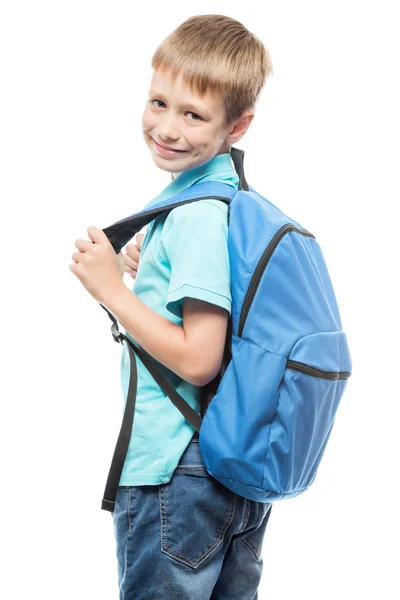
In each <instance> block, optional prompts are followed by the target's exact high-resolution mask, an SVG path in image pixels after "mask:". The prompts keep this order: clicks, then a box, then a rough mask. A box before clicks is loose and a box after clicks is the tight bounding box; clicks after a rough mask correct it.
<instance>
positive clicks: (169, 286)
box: [71, 15, 272, 600]
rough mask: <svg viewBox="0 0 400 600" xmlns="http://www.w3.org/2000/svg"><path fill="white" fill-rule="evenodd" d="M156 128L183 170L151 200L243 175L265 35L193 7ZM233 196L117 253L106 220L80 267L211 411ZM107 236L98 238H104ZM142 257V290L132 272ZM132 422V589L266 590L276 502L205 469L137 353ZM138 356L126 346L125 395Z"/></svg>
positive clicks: (167, 592)
mask: <svg viewBox="0 0 400 600" xmlns="http://www.w3.org/2000/svg"><path fill="white" fill-rule="evenodd" d="M152 68H153V69H154V73H153V77H152V80H151V85H150V90H149V98H148V101H147V102H146V107H145V110H144V113H143V116H142V129H143V137H144V140H145V142H146V144H147V146H148V147H149V149H150V152H151V154H152V158H153V160H154V162H155V164H156V166H158V167H159V168H160V169H162V170H164V171H167V172H169V173H171V182H170V184H169V185H168V186H167V187H166V188H165V189H164V190H163V192H162V193H161V194H160V195H159V196H157V197H156V198H154V199H153V200H152V201H151V202H149V203H148V205H147V206H150V205H152V204H155V203H156V202H159V201H161V200H163V199H165V198H168V197H171V196H172V195H175V194H176V193H178V192H180V191H182V190H184V189H186V188H187V187H189V186H191V185H194V184H196V183H198V182H199V181H202V182H203V181H209V180H217V181H223V182H224V183H227V184H229V185H232V186H234V187H237V185H238V181H239V178H238V175H237V173H236V171H235V168H234V165H233V162H232V160H231V156H230V149H231V147H232V145H234V144H236V143H237V142H238V141H239V140H240V139H241V138H242V137H243V135H244V134H245V132H246V131H247V129H248V127H249V125H250V123H251V121H252V119H253V118H254V109H255V105H256V102H257V100H258V97H259V94H260V92H261V89H262V88H263V86H264V84H265V80H266V77H267V76H268V75H269V74H271V73H272V65H271V61H270V57H269V54H268V52H267V50H266V48H265V47H264V46H263V44H262V43H261V42H260V41H259V40H258V39H257V38H256V37H255V36H254V35H253V34H251V33H250V32H249V31H248V30H247V29H246V28H245V27H244V26H243V25H242V24H241V23H239V22H238V21H236V20H234V19H231V18H229V17H226V16H223V15H201V16H195V17H191V18H189V19H187V20H186V21H185V22H184V23H183V24H182V25H180V26H179V27H178V28H177V29H176V30H175V31H174V32H173V33H172V34H171V35H169V36H168V37H167V38H166V39H165V40H164V41H163V42H162V44H161V45H160V46H159V48H158V49H157V50H156V52H155V54H154V56H153V59H152ZM227 209H228V207H227V205H226V204H225V203H223V202H220V201H218V200H214V199H212V198H210V199H204V200H201V201H198V202H193V203H189V204H186V205H183V206H180V207H177V208H176V209H173V210H172V211H170V212H169V213H168V215H161V216H159V217H157V218H156V219H154V220H153V221H152V222H151V223H150V224H149V227H148V229H147V231H146V235H145V236H144V239H143V240H141V234H138V241H139V243H140V242H141V247H140V256H141V258H140V265H139V250H138V249H137V250H135V251H134V250H133V246H132V244H131V245H129V246H128V247H127V250H128V253H127V254H126V255H122V253H119V254H118V255H115V252H114V251H113V249H112V246H111V244H110V243H109V241H108V239H107V237H106V236H105V234H104V232H103V231H102V230H100V229H98V228H96V227H94V226H91V227H90V228H89V229H88V232H89V236H90V238H91V241H90V242H89V241H84V240H77V242H76V246H77V248H78V250H80V251H81V252H79V253H75V254H73V255H72V257H73V259H74V261H75V262H76V263H77V264H76V265H72V266H71V267H72V268H73V269H74V271H73V272H74V273H75V274H76V275H77V276H78V277H79V279H80V280H81V282H82V283H83V284H84V285H85V287H86V288H87V289H88V291H89V292H90V293H91V294H92V295H93V297H94V298H95V299H96V300H97V301H98V302H100V303H102V304H103V305H104V306H106V307H107V308H108V309H109V310H110V312H112V313H113V314H114V315H115V317H116V318H117V320H118V321H119V323H121V325H122V326H123V327H124V329H125V334H126V335H127V336H128V337H129V338H130V339H131V341H132V343H134V344H139V345H140V346H141V347H142V348H143V349H144V350H145V351H147V352H148V353H149V354H150V355H151V356H152V357H153V358H154V359H155V360H156V361H158V362H157V367H158V368H159V369H160V371H161V372H164V373H168V379H169V380H170V381H171V383H172V384H173V385H174V387H175V388H176V389H177V390H178V392H179V393H180V394H181V395H182V396H183V397H184V398H185V399H186V400H187V402H188V403H189V404H190V405H191V406H192V407H193V408H194V409H195V410H196V411H197V412H198V413H199V414H200V411H201V398H202V395H201V393H202V387H203V386H205V385H206V384H208V383H209V382H211V381H212V380H214V378H215V377H216V376H217V375H218V373H219V371H220V368H221V362H222V358H223V352H224V346H225V340H226V335H227V323H228V318H229V316H230V314H231V295H230V273H229V255H228V246H227V234H228V222H227ZM92 242H94V243H92ZM135 270H137V279H136V281H135V286H134V291H133V290H130V289H128V288H127V287H126V286H125V285H124V283H123V281H122V277H123V274H124V272H128V273H130V274H133V273H134V272H135ZM136 362H137V369H138V381H137V398H136V408H135V417H134V424H133V428H132V436H131V440H130V445H129V450H128V453H127V456H126V460H125V464H124V469H123V471H122V475H121V479H120V485H119V488H118V493H117V497H116V503H115V509H114V512H113V513H112V515H113V521H114V531H115V538H116V554H117V559H118V579H119V590H120V600H122V599H123V600H133V599H135V600H156V599H158V598H161V597H164V598H165V599H166V600H167V599H168V600H178V599H179V600H183V599H191V600H209V599H212V600H228V599H235V600H250V599H251V600H253V599H254V598H257V597H258V595H257V588H258V585H259V581H260V578H261V573H262V564H263V562H262V558H261V546H262V541H263V537H264V533H265V528H266V525H267V522H268V519H269V516H270V512H271V504H265V503H261V502H254V501H252V500H249V499H246V498H244V497H242V496H239V495H237V494H235V493H233V492H232V491H230V490H229V489H228V488H226V487H225V486H223V485H222V484H221V483H219V482H218V481H217V480H215V479H214V478H212V477H211V476H210V475H209V474H208V472H207V470H206V469H205V467H204V465H203V463H202V459H201V454H200V451H199V444H198V433H197V432H195V434H194V435H193V428H192V427H191V425H190V424H189V423H188V422H187V421H186V420H185V419H184V417H183V415H182V414H181V413H180V412H179V411H178V410H177V408H176V407H175V406H174V405H173V403H172V402H171V401H170V400H169V398H168V397H166V395H165V394H164V392H163V390H162V389H161V388H160V387H159V386H158V384H157V383H156V382H155V380H154V379H153V377H152V376H151V374H150V373H149V372H148V371H147V369H146V368H145V367H144V365H143V363H142V362H141V361H140V359H139V358H138V357H137V360H136ZM129 373H130V361H129V353H128V350H127V348H126V344H123V355H122V360H121V384H122V388H123V392H124V397H125V402H126V397H127V392H128V385H129Z"/></svg>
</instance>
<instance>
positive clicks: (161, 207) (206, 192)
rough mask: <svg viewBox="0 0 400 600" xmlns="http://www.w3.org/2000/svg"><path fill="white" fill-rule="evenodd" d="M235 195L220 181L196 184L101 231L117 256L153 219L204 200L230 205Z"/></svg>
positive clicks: (227, 185)
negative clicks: (179, 207)
mask: <svg viewBox="0 0 400 600" xmlns="http://www.w3.org/2000/svg"><path fill="white" fill-rule="evenodd" d="M236 193H237V190H236V189H235V188H234V187H232V186H231V185H229V184H227V183H222V182H220V181H206V182H204V183H196V184H195V185H192V186H190V187H188V188H187V189H186V190H183V191H182V192H179V194H176V195H175V196H171V197H170V198H167V199H166V200H163V201H162V202H157V204H153V205H152V206H151V208H147V209H142V210H140V211H138V212H136V213H133V214H132V215H130V216H129V217H126V218H124V219H121V220H120V221H117V222H116V223H113V224H112V225H109V226H108V227H105V228H103V231H104V233H105V234H106V236H107V237H108V239H109V240H110V242H111V245H112V246H113V248H114V250H115V252H116V253H117V254H118V252H120V250H121V248H122V247H123V246H125V244H126V243H127V242H129V240H130V239H132V238H133V236H134V235H135V234H136V233H137V232H138V231H140V230H141V229H142V227H144V226H145V225H147V223H149V222H150V221H152V220H153V219H155V218H156V217H157V216H158V215H160V214H162V213H164V212H169V211H171V210H172V209H173V208H176V207H177V206H180V205H181V204H188V203H190V202H197V201H198V200H203V199H204V198H211V199H213V200H221V202H225V203H227V204H230V202H231V201H232V200H233V198H234V196H235V194H236Z"/></svg>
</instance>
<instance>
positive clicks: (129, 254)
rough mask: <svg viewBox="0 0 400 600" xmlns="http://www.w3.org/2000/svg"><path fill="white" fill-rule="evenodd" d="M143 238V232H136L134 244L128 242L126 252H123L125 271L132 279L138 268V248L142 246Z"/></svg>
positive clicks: (134, 277)
mask: <svg viewBox="0 0 400 600" xmlns="http://www.w3.org/2000/svg"><path fill="white" fill-rule="evenodd" d="M143 238H144V233H137V234H136V244H128V245H127V246H126V254H124V258H125V273H129V275H130V276H131V277H132V279H136V275H137V271H138V268H139V260H140V248H141V247H142V242H143Z"/></svg>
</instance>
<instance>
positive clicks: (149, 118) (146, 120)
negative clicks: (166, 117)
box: [142, 110, 156, 130]
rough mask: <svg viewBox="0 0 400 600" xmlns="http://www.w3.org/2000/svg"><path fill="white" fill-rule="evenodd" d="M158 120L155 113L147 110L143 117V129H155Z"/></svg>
mask: <svg viewBox="0 0 400 600" xmlns="http://www.w3.org/2000/svg"><path fill="white" fill-rule="evenodd" d="M155 122H156V119H155V117H154V115H153V113H152V112H151V111H149V110H146V111H145V112H144V113H143V116H142V128H143V129H145V130H148V129H151V128H152V127H154V125H155Z"/></svg>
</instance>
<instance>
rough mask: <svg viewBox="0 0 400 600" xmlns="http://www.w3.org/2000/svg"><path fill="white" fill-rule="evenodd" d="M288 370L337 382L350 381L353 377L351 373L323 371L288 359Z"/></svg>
mask: <svg viewBox="0 0 400 600" xmlns="http://www.w3.org/2000/svg"><path fill="white" fill-rule="evenodd" d="M286 368H287V369H290V370H291V371H299V373H305V374H306V375H311V377H319V378H320V379H331V380H332V381H335V380H336V379H348V378H349V377H350V375H351V373H350V371H323V370H322V369H317V368H316V367H310V365H306V364H305V363H301V362H297V361H296V360H289V359H287V362H286Z"/></svg>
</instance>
